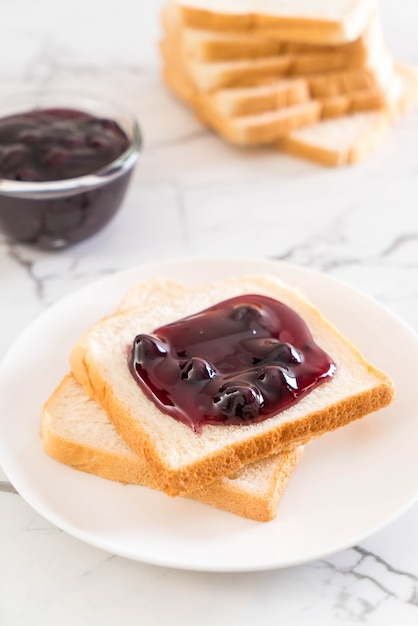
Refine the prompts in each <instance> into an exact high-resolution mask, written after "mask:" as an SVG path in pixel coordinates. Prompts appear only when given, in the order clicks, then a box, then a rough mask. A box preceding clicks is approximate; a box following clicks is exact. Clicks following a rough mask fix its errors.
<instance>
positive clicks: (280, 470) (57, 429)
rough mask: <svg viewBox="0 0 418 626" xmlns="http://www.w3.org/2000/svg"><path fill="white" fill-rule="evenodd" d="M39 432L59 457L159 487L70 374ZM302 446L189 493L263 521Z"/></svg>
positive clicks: (84, 467)
mask: <svg viewBox="0 0 418 626" xmlns="http://www.w3.org/2000/svg"><path fill="white" fill-rule="evenodd" d="M131 295H132V294H131ZM41 435H42V440H43V446H44V449H45V451H46V452H47V454H49V455H50V456H51V457H53V458H54V459H56V460H57V461H60V462H61V463H64V464H66V465H69V466H70V467H73V468H75V469H78V470H81V471H84V472H89V473H91V474H96V475H97V476H100V477H102V478H106V479H109V480H114V481H117V482H121V483H131V484H136V485H143V486H145V487H150V488H158V484H157V483H156V481H155V480H154V477H153V475H152V473H151V472H150V471H149V468H148V465H147V463H146V461H145V459H144V457H143V456H141V455H138V454H135V452H134V451H133V450H132V449H131V448H130V447H129V446H128V445H127V444H126V443H125V441H124V440H123V439H122V438H121V436H120V435H119V434H118V432H117V430H116V429H115V427H114V426H113V424H112V422H111V421H110V420H109V418H108V417H107V415H106V413H105V412H104V411H103V409H102V408H101V407H100V406H99V405H98V404H97V402H95V401H94V400H92V399H91V398H88V396H86V394H85V393H84V390H83V388H82V386H81V385H80V384H79V383H78V382H77V381H76V380H75V378H74V377H73V376H71V375H68V376H66V377H65V378H64V379H63V380H62V382H61V383H60V385H59V386H58V388H57V389H56V390H55V391H54V393H53V394H52V395H51V397H50V398H49V399H48V401H47V402H46V404H45V406H44V408H43V411H42V419H41ZM302 450H303V447H302V446H298V447H296V448H294V449H292V450H289V451H288V452H285V453H283V454H277V455H273V456H271V457H269V458H267V459H263V460H261V461H258V462H256V463H253V464H251V465H250V466H247V467H244V468H243V469H242V470H241V471H239V472H237V473H236V474H234V475H232V476H230V477H226V478H221V479H219V480H217V481H215V483H213V484H211V485H209V486H207V487H206V488H204V489H199V490H197V491H195V492H194V493H191V494H189V497H190V498H193V499H195V500H199V501H201V502H205V503H207V504H211V505H213V506H215V507H217V508H219V509H224V510H226V511H230V512H232V513H235V514H236V515H240V516H242V517H247V518H249V519H254V520H257V521H263V522H267V521H269V520H271V519H273V518H274V517H275V516H276V513H277V507H278V504H279V500H280V497H281V495H282V493H283V491H284V489H285V487H286V485H287V482H288V480H289V478H290V476H291V474H292V471H293V469H294V467H295V466H296V464H297V462H298V460H299V459H300V457H301V455H302Z"/></svg>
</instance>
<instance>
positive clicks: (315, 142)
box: [279, 67, 418, 166]
mask: <svg viewBox="0 0 418 626" xmlns="http://www.w3.org/2000/svg"><path fill="white" fill-rule="evenodd" d="M397 72H398V75H399V76H400V78H401V92H400V93H399V95H398V98H397V99H396V101H394V102H393V104H392V105H391V106H390V107H386V108H385V109H382V110H380V111H367V112H362V113H355V114H353V115H348V116H344V117H340V118H338V119H333V120H326V121H322V122H320V123H318V124H314V125H312V126H310V127H306V128H300V129H298V130H296V131H294V132H291V133H289V134H288V135H287V136H286V137H283V138H282V139H281V141H280V143H279V146H280V147H281V148H282V149H283V150H284V151H286V152H289V153H290V154H293V155H295V156H298V157H302V158H305V159H307V160H310V161H314V162H316V163H320V164H322V165H329V166H338V165H348V164H351V163H355V162H357V161H359V160H361V159H363V158H364V157H365V156H366V155H367V154H369V153H370V152H371V151H372V150H373V149H374V148H375V147H376V146H377V145H378V144H379V143H380V142H381V141H382V139H383V138H384V136H385V135H386V133H387V132H388V130H389V129H390V127H391V125H392V124H393V123H394V122H396V120H397V119H398V118H399V116H400V115H401V114H403V113H404V112H405V111H406V110H407V109H408V108H410V107H411V106H412V105H413V104H414V103H415V102H416V100H417V92H418V79H417V77H416V75H415V73H414V72H413V71H412V70H410V69H409V68H407V67H398V68H397Z"/></svg>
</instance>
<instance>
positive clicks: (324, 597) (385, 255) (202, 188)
mask: <svg viewBox="0 0 418 626" xmlns="http://www.w3.org/2000/svg"><path fill="white" fill-rule="evenodd" d="M159 4H160V3H159V2H154V1H153V2H151V0H148V1H147V2H145V0H136V2H134V1H133V0H117V1H116V0H109V1H107V2H99V1H98V0H88V1H86V0H83V1H81V0H72V1H71V2H69V1H68V2H65V3H64V2H61V3H54V2H52V0H37V2H36V3H35V2H31V1H30V0H4V1H3V2H2V3H1V9H2V24H1V26H0V33H1V36H0V59H1V61H0V94H6V93H13V92H16V91H22V90H24V89H27V88H31V87H34V86H36V87H45V88H53V87H62V86H65V87H66V88H68V89H76V90H77V91H82V90H88V91H89V92H96V93H105V94H114V95H115V96H117V98H118V99H119V100H122V101H124V102H126V103H127V104H129V106H130V107H131V109H133V111H134V112H135V113H136V114H137V116H138V118H139V120H140V121H141V125H142V127H143V132H144V137H145V142H144V150H143V153H142V155H141V159H140V162H139V165H138V168H137V170H136V173H135V179H134V182H133V185H132V187H131V189H130V193H129V196H128V198H127V200H126V202H125V204H124V207H123V210H122V211H121V212H120V214H119V215H118V216H117V218H116V219H115V221H114V222H113V223H112V225H111V226H110V227H109V228H107V229H106V230H105V231H103V232H102V233H101V234H100V235H98V236H97V237H95V238H94V239H91V240H90V241H88V242H86V243H83V244H81V245H79V246H77V247H75V248H72V249H69V250H66V251H63V252H60V253H44V252H39V251H36V250H33V249H29V248H26V247H23V246H19V245H9V244H7V242H6V241H5V240H4V239H0V293H1V299H0V303H1V304H0V312H1V318H0V320H1V325H0V358H1V357H2V356H3V355H4V354H5V352H6V350H7V349H8V347H9V346H10V345H11V344H12V342H13V340H14V339H15V338H16V337H17V335H18V334H19V333H20V332H21V331H22V329H24V328H25V326H26V325H27V324H28V323H30V322H31V320H33V319H34V317H35V316H37V315H39V314H41V313H42V312H43V311H45V310H46V308H47V307H49V306H50V305H51V304H52V303H54V302H56V301H57V300H58V299H60V298H62V297H63V296H65V295H66V294H69V293H70V292H72V291H74V290H76V289H78V288H79V287H81V286H83V285H86V284H88V283H90V282H91V281H94V280H95V279H97V278H98V277H101V276H103V275H105V274H109V273H112V272H115V271H117V270H120V269H124V268H128V267H130V266H132V265H139V264H142V263H144V262H150V261H156V260H162V259H168V258H172V257H173V258H175V257H184V256H186V257H193V256H201V255H205V256H207V255H218V254H219V255H224V256H225V255H227V256H234V255H240V256H242V255H248V254H250V255H252V256H260V257H263V258H270V259H285V260H287V261H290V262H293V263H296V264H300V265H303V266H309V267H313V268H315V269H318V270H320V271H322V272H326V273H327V274H329V275H330V276H334V277H337V278H339V279H342V280H344V281H345V282H346V283H347V284H349V285H352V286H353V287H355V288H357V289H360V290H362V291H364V292H365V293H368V294H371V295H372V296H374V297H376V298H377V299H378V300H379V301H380V302H382V303H383V304H385V305H386V306H388V307H389V308H390V309H391V310H392V311H394V312H395V313H397V314H398V315H399V316H400V317H401V318H403V320H405V321H406V322H407V323H408V324H409V325H410V326H411V327H412V328H414V329H415V330H418V321H417V320H418V289H417V285H418V149H417V146H418V109H416V110H415V111H414V112H412V113H411V114H410V115H409V116H408V117H407V118H406V119H404V120H403V121H401V122H400V123H399V124H398V126H397V127H396V128H395V129H394V130H393V131H392V132H391V134H390V135H389V137H388V138H387V140H386V141H385V142H384V144H383V145H382V147H381V148H380V149H379V150H378V151H377V152H376V153H375V154H374V155H373V156H371V157H370V158H369V159H368V160H366V161H365V162H363V163H362V164H360V165H358V166H356V167H352V168H346V169H341V170H327V169H323V168H321V167H317V166H315V165H312V164H309V163H305V162H302V161H299V160H296V159H293V158H290V157H286V156H283V155H280V154H277V153H273V152H270V151H267V150H266V151H264V150H260V151H256V152H252V153H247V152H242V151H239V150H236V149H234V148H232V147H228V146H227V145H225V144H224V143H222V142H221V141H220V140H219V139H218V138H216V137H215V136H214V135H212V134H211V133H209V132H207V131H206V130H204V129H202V128H201V127H200V126H199V124H198V123H197V122H196V121H195V120H194V119H193V117H192V115H191V114H190V113H189V112H188V111H187V110H185V109H184V108H183V107H182V106H181V105H180V104H178V103H177V102H176V101H175V100H174V99H173V98H172V97H170V95H169V94H167V92H166V91H165V89H164V88H163V86H162V84H161V81H160V77H159V60H158V55H157V51H156V41H157V38H158V19H157V18H158V7H159ZM381 9H382V16H383V21H384V25H385V34H386V37H387V41H388V42H389V45H390V47H391V49H392V51H393V52H394V54H395V56H396V58H397V59H398V60H402V61H405V62H409V63H415V64H416V65H418V44H417V40H416V28H417V24H418V5H417V4H416V3H415V2H414V0H403V2H402V3H399V2H395V1H394V0H385V1H382V4H381ZM401 9H402V12H401ZM417 409H418V403H417ZM417 412H418V411H417ZM417 417H418V416H417ZM417 527H418V504H416V505H415V506H413V507H412V508H411V509H409V510H408V511H407V512H406V513H405V514H404V515H402V516H401V517H400V518H399V519H397V520H396V521H394V522H393V523H392V524H391V525H389V526H388V527H386V528H385V529H383V530H381V531H380V532H378V533H376V534H375V535H373V536H371V537H369V538H368V539H366V540H364V541H362V542H361V545H357V546H354V547H352V548H351V549H347V550H345V551H343V552H340V553H338V554H335V555H333V556H331V557H328V558H326V559H324V560H321V561H317V562H313V563H308V564H306V565H302V566H298V567H292V568H289V569H283V570H279V571H270V572H265V573H263V572H260V573H247V574H205V573H193V572H184V571H177V570H171V569H164V568H160V567H156V566H149V565H144V564H141V563H138V562H133V561H129V560H125V559H123V558H120V557H116V556H113V555H112V554H108V553H105V552H103V551H101V550H99V549H96V548H93V547H90V546H88V545H85V544H84V543H82V542H80V541H78V540H76V539H74V538H72V537H70V536H69V535H67V534H66V533H64V532H62V531H61V530H59V529H58V528H55V527H54V526H53V525H51V524H50V523H49V522H47V521H46V520H45V519H43V518H42V517H41V516H40V515H38V514H37V513H36V512H34V511H33V510H32V509H31V508H30V506H29V505H28V504H26V503H25V501H24V500H23V499H22V498H21V497H20V496H19V495H17V494H16V492H15V491H14V489H13V487H12V485H11V484H10V483H9V482H8V479H7V477H6V475H5V474H4V473H2V472H1V471H0V624H1V625H2V626H18V625H23V626H36V625H38V624H42V625H43V626H49V625H52V624H60V626H65V625H66V624H71V625H73V624H80V625H83V626H84V625H88V626H94V625H95V624H100V626H107V625H109V626H110V625H113V624H115V623H123V624H125V625H126V626H128V625H129V624H138V623H141V624H146V625H147V626H148V625H150V626H151V625H159V626H161V625H163V624H164V625H165V624H170V625H172V626H174V625H177V624H179V625H180V624H181V625H182V626H185V625H192V624H193V625H194V624H201V625H203V624H220V625H223V624H225V625H226V624H230V623H238V624H241V626H244V625H250V624H254V622H255V621H257V623H260V624H267V623H269V624H271V623H283V624H293V625H295V626H296V625H302V624H307V623H309V624H311V625H313V624H321V625H328V624H367V625H368V626H372V625H373V626H382V625H386V624H393V623H399V624H402V625H403V626H408V625H412V624H417V623H418V531H417Z"/></svg>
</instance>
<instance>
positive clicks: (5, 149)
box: [0, 108, 132, 249]
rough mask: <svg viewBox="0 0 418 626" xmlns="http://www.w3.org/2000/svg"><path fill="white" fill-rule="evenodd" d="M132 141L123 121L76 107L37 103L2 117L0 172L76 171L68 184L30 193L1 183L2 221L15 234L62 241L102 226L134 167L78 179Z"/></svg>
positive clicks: (51, 244) (55, 245)
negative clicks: (91, 180)
mask: <svg viewBox="0 0 418 626" xmlns="http://www.w3.org/2000/svg"><path fill="white" fill-rule="evenodd" d="M128 147H129V140H128V137H127V136H126V134H125V132H124V131H123V130H122V129H121V128H120V126H119V125H118V124H117V123H116V122H115V121H114V120H111V119H107V118H106V119H105V118H96V117H94V116H92V115H90V114H88V113H84V112H83V111H78V110H73V109H64V108H62V109H61V108H60V109H58V108H56V109H40V110H33V111H28V112H26V113H22V114H18V115H13V116H9V117H4V118H2V119H0V179H3V180H12V181H25V182H31V183H34V184H35V185H36V184H37V183H41V184H42V183H47V182H52V183H53V182H54V181H61V180H68V179H74V181H75V182H74V185H73V186H72V187H71V189H70V191H69V192H61V191H57V192H56V193H54V195H51V194H49V195H48V196H46V195H45V194H40V193H39V194H38V189H35V191H34V193H33V194H31V195H30V197H29V196H23V195H18V194H13V193H8V192H7V191H5V192H4V193H1V190H0V229H1V230H2V231H3V232H4V233H5V234H6V235H7V236H9V237H10V238H11V239H13V240H16V241H20V242H23V243H28V244H33V245H36V246H38V247H41V248H44V249H60V248H65V247H67V246H69V245H71V244H74V243H77V242H79V241H82V240H84V239H86V238H88V237H90V236H91V235H94V234H95V233H97V232H98V231H99V230H100V229H101V228H103V226H105V225H106V224H107V223H108V222H109V221H110V220H111V218H112V217H113V216H114V214H115V213H116V211H117V209H118V208H119V206H120V204H121V202H122V199H123V197H124V195H125V191H126V188H127V186H128V182H129V179H130V176H131V173H132V169H131V168H129V169H126V170H124V171H121V172H120V175H118V176H114V177H112V179H111V180H106V178H105V177H104V178H103V180H102V181H99V182H98V183H95V184H94V185H92V186H91V188H88V187H87V188H86V187H81V186H79V185H78V182H77V179H79V178H80V177H81V176H85V175H88V174H92V173H96V172H98V171H100V170H102V169H103V168H104V167H106V166H107V165H109V164H110V163H113V162H114V161H115V159H117V158H118V157H119V156H121V155H122V154H123V153H124V152H125V151H126V150H127V148H128Z"/></svg>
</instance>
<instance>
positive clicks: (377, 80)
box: [161, 18, 393, 92]
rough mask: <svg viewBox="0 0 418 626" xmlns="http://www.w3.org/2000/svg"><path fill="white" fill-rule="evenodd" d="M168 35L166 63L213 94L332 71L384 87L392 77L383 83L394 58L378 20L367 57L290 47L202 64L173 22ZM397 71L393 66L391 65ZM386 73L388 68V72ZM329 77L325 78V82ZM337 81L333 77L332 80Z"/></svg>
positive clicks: (168, 24) (164, 44)
mask: <svg viewBox="0 0 418 626" xmlns="http://www.w3.org/2000/svg"><path fill="white" fill-rule="evenodd" d="M164 31H165V35H164V37H163V42H162V44H161V50H162V54H163V56H164V57H165V58H166V60H168V61H170V62H171V63H172V64H174V63H175V64H176V65H181V66H182V68H183V70H184V72H185V73H186V74H187V75H188V76H189V79H190V80H191V81H192V83H193V84H194V86H195V87H196V88H197V89H198V90H199V91H200V92H213V91H216V90H217V89H222V88H224V87H230V86H243V85H254V84H258V83H259V82H260V81H261V80H262V81H267V80H269V79H270V82H272V81H275V80H277V78H278V77H280V76H304V77H306V76H310V75H317V74H319V75H322V74H329V73H332V72H334V73H335V72H345V71H349V70H351V71H357V74H358V76H359V78H358V79H357V80H364V79H363V78H362V77H363V75H366V76H368V77H369V78H368V79H367V80H370V77H372V79H373V84H374V86H377V85H379V86H381V87H384V86H385V84H387V82H388V80H390V77H384V82H383V81H382V69H381V68H382V67H383V66H384V67H385V68H386V66H388V65H389V64H391V57H390V55H389V53H388V51H387V49H386V46H385V43H384V39H383V36H382V33H381V29H380V24H379V22H378V20H377V18H375V19H374V20H373V22H372V24H371V25H370V27H369V28H368V29H367V33H365V34H364V48H365V51H364V54H363V55H361V54H352V55H348V54H347V53H346V52H345V51H344V50H343V49H341V47H336V48H334V49H331V50H328V51H324V52H316V53H313V52H311V51H309V52H298V53H297V52H294V51H293V52H292V51H291V48H290V47H289V46H287V51H286V52H281V53H280V54H276V55H269V56H264V57H262V56H260V57H256V58H238V59H233V60H220V61H211V62H208V61H201V60H199V59H196V58H195V57H193V56H191V55H190V54H189V53H188V52H187V50H186V49H185V46H184V43H183V40H182V30H181V28H178V27H177V26H176V24H175V23H172V21H170V20H165V22H164ZM391 69H392V71H393V66H391ZM385 71H386V69H385ZM326 78H327V76H325V79H326ZM329 78H330V80H331V82H333V80H332V77H329Z"/></svg>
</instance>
